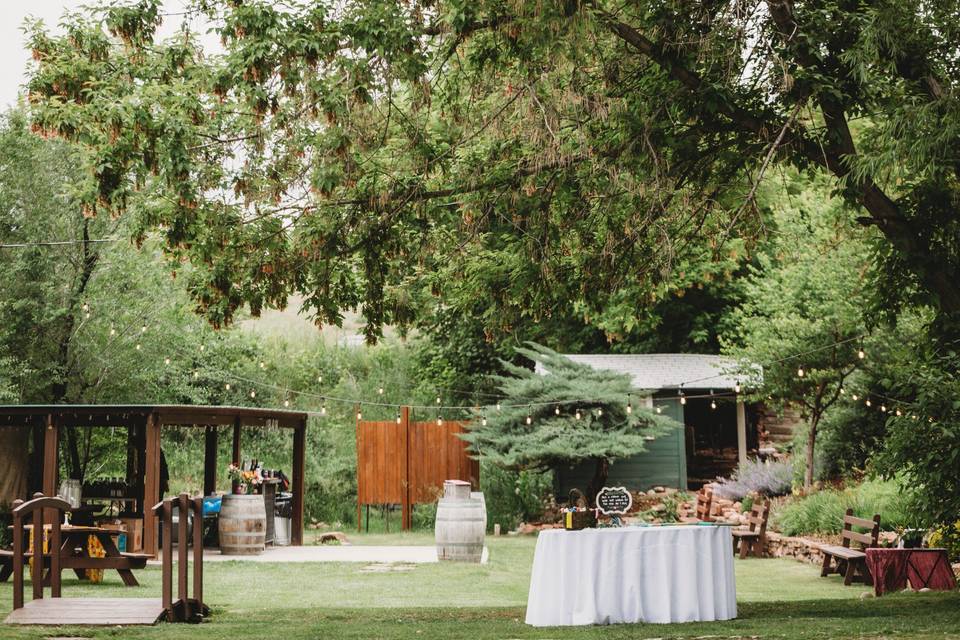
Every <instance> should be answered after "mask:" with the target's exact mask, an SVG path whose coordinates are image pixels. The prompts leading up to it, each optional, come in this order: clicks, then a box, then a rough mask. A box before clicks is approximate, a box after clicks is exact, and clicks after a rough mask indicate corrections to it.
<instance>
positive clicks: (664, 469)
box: [554, 397, 687, 501]
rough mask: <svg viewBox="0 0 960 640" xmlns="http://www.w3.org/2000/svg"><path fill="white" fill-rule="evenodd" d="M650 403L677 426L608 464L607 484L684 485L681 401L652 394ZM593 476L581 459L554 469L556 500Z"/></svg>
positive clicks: (636, 487) (636, 486)
mask: <svg viewBox="0 0 960 640" xmlns="http://www.w3.org/2000/svg"><path fill="white" fill-rule="evenodd" d="M654 406H655V407H657V406H659V407H662V408H663V413H662V415H665V416H669V417H671V418H673V419H674V420H676V421H677V423H678V424H679V426H677V427H676V428H675V429H673V430H671V431H670V432H669V433H667V434H665V435H663V436H660V437H659V438H657V439H656V440H653V441H651V442H649V443H648V444H647V450H646V451H644V452H643V453H641V454H638V455H635V456H632V457H629V458H623V459H621V460H617V461H615V462H614V463H613V464H611V465H610V476H609V478H608V479H607V485H609V486H624V487H627V488H628V489H633V490H635V491H639V490H647V489H650V488H651V487H656V486H664V487H675V488H678V489H686V488H687V453H686V447H685V444H684V443H685V437H684V426H683V405H681V404H680V402H679V401H678V400H676V399H675V398H670V399H664V400H659V399H657V398H656V397H654ZM592 477H593V464H592V463H582V464H578V465H575V466H574V467H573V468H570V467H558V468H557V469H555V470H554V486H555V488H556V496H557V499H558V500H560V501H564V500H566V497H567V494H569V493H570V490H571V489H573V488H577V489H580V490H581V491H582V490H584V489H586V487H587V485H588V484H589V483H590V478H592Z"/></svg>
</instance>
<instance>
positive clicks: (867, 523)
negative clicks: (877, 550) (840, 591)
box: [820, 509, 880, 586]
mask: <svg viewBox="0 0 960 640" xmlns="http://www.w3.org/2000/svg"><path fill="white" fill-rule="evenodd" d="M853 527H859V528H861V529H866V530H868V531H869V533H860V532H858V531H854V530H853ZM840 535H841V539H842V541H841V544H839V545H833V544H825V545H821V546H820V551H821V553H823V567H822V568H821V570H820V575H821V576H828V575H830V574H831V573H839V574H840V575H842V576H843V584H845V585H847V586H849V585H851V584H853V583H854V582H855V581H856V582H864V583H866V584H873V578H872V576H871V575H870V569H869V568H868V567H867V554H866V552H865V550H866V549H872V548H874V547H876V546H877V540H879V538H880V514H876V515H874V516H873V519H871V520H866V519H864V518H858V517H856V516H854V515H853V509H847V513H846V515H845V516H843V531H841V532H840ZM853 542H857V543H859V544H860V545H862V549H854V548H852V547H851V546H850V545H851V543H853ZM834 561H835V562H836V564H834ZM858 574H859V575H858Z"/></svg>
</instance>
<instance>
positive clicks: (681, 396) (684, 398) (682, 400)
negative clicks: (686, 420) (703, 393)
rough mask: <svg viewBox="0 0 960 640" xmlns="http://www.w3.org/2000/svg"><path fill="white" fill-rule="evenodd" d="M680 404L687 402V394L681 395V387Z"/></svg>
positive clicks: (681, 391)
mask: <svg viewBox="0 0 960 640" xmlns="http://www.w3.org/2000/svg"><path fill="white" fill-rule="evenodd" d="M680 404H687V396H685V395H683V389H680Z"/></svg>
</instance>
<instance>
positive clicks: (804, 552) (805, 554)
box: [766, 531, 823, 565]
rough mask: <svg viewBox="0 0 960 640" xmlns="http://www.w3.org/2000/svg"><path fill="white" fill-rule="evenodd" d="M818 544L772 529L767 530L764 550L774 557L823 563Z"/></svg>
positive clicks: (817, 563) (816, 563)
mask: <svg viewBox="0 0 960 640" xmlns="http://www.w3.org/2000/svg"><path fill="white" fill-rule="evenodd" d="M820 544H821V543H819V542H816V541H814V540H808V539H807V538H794V537H791V536H785V535H782V534H779V533H775V532H773V531H768V532H767V546H766V552H767V555H768V556H772V557H774V558H793V559H794V560H799V561H800V562H809V563H810V564H815V565H821V564H823V554H822V553H820Z"/></svg>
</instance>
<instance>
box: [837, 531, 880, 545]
mask: <svg viewBox="0 0 960 640" xmlns="http://www.w3.org/2000/svg"><path fill="white" fill-rule="evenodd" d="M843 537H844V538H846V539H848V540H853V541H854V542H861V543H863V544H866V545H873V544H876V540H874V538H873V536H872V535H870V534H869V533H858V532H856V531H844V532H843Z"/></svg>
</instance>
